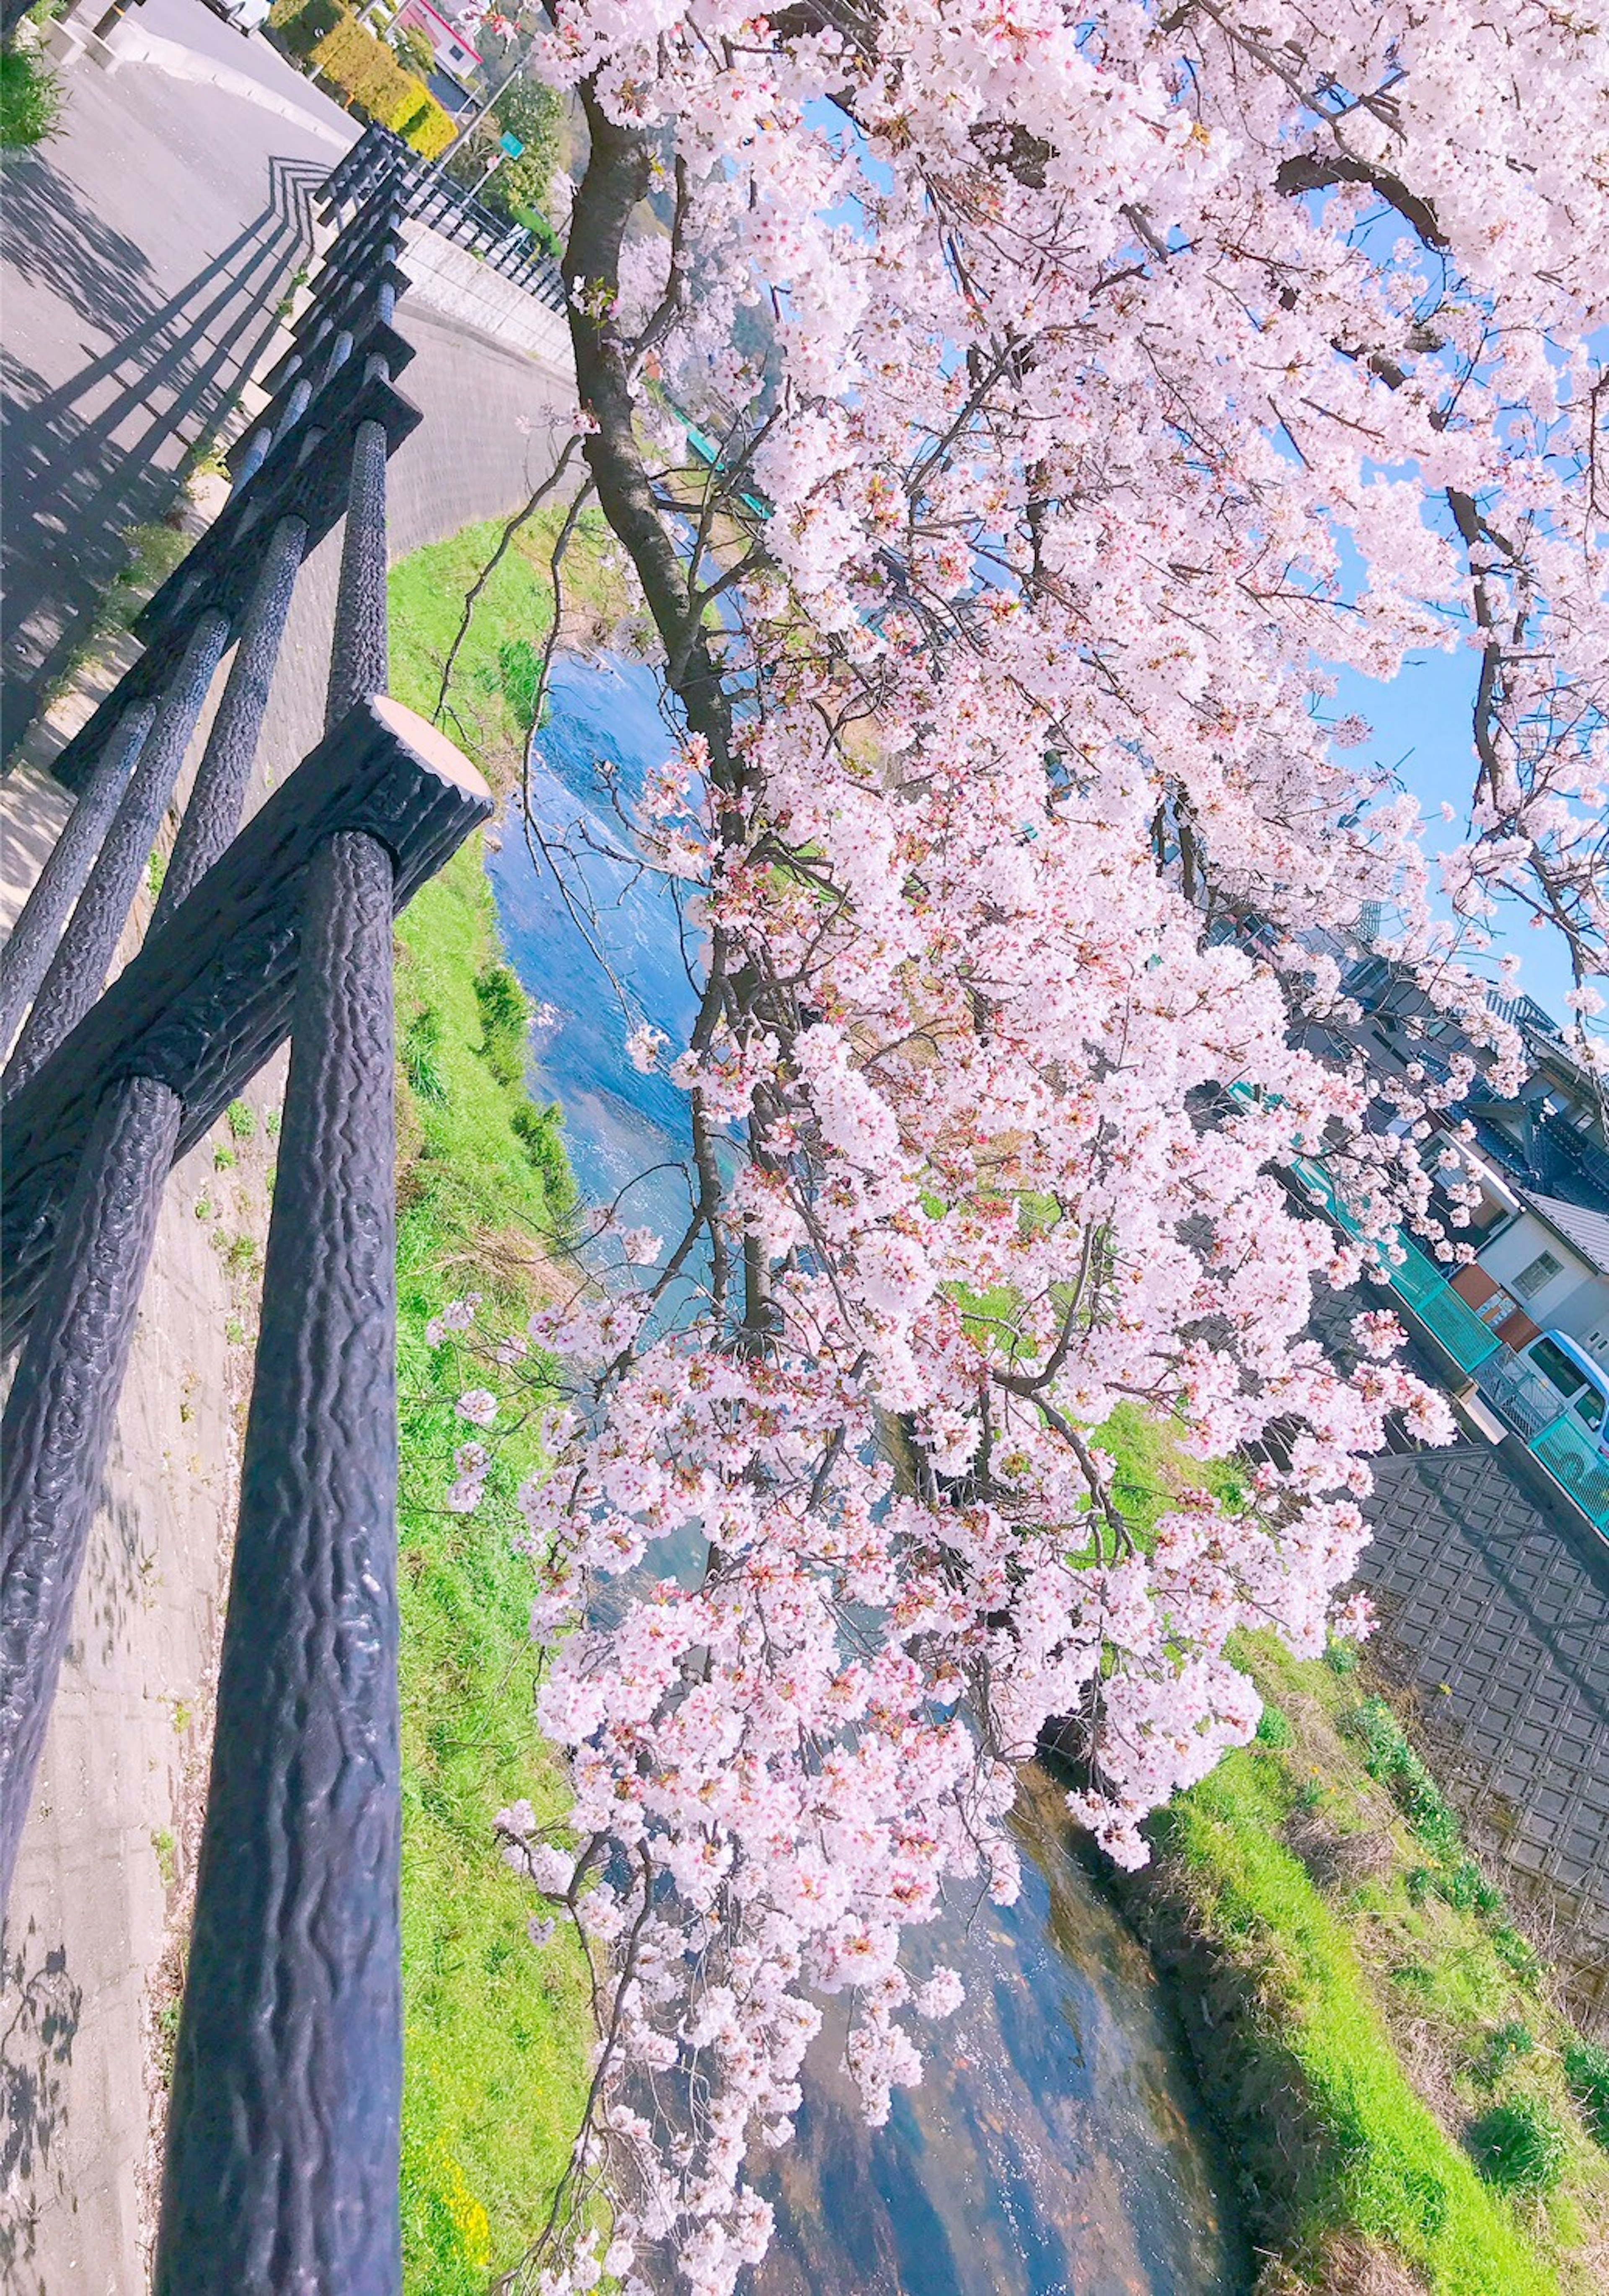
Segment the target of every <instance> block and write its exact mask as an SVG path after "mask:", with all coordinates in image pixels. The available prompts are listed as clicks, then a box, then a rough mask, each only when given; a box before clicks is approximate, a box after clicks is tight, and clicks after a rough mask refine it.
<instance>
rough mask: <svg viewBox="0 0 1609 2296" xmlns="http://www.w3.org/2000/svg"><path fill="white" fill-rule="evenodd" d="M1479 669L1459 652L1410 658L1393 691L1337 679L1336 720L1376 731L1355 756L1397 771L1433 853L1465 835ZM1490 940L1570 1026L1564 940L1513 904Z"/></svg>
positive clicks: (1376, 683)
mask: <svg viewBox="0 0 1609 2296" xmlns="http://www.w3.org/2000/svg"><path fill="white" fill-rule="evenodd" d="M1478 666H1479V665H1478V660H1477V657H1476V655H1475V654H1474V652H1473V651H1472V650H1471V649H1470V648H1468V647H1464V646H1460V647H1459V648H1458V650H1457V652H1452V653H1442V652H1426V653H1419V654H1410V655H1409V659H1408V661H1407V664H1406V665H1405V666H1404V668H1403V669H1402V670H1401V673H1400V674H1399V676H1396V677H1394V678H1393V679H1392V680H1391V681H1390V683H1389V684H1383V683H1382V682H1381V681H1380V680H1379V679H1377V678H1372V677H1361V676H1359V675H1358V674H1357V672H1356V671H1355V670H1342V671H1341V672H1340V673H1339V687H1338V691H1337V693H1336V696H1335V702H1334V703H1333V705H1331V706H1332V707H1333V709H1334V710H1335V715H1336V716H1337V717H1340V716H1343V715H1344V714H1345V713H1346V712H1347V711H1348V710H1355V711H1356V712H1357V714H1358V716H1359V717H1366V718H1368V722H1369V724H1370V725H1371V726H1373V727H1374V729H1375V738H1374V740H1373V742H1371V743H1370V744H1369V745H1368V750H1367V752H1365V751H1361V750H1360V751H1358V752H1356V753H1355V754H1357V755H1359V756H1363V755H1365V754H1368V755H1370V756H1372V757H1373V758H1376V759H1377V760H1378V762H1379V763H1380V764H1381V765H1383V766H1387V767H1393V768H1394V769H1395V770H1396V771H1397V773H1398V774H1399V775H1400V776H1401V781H1402V783H1403V785H1404V787H1405V788H1407V789H1408V790H1409V791H1411V792H1412V794H1413V795H1414V796H1415V797H1417V799H1419V801H1420V804H1421V805H1422V806H1423V808H1424V809H1425V814H1426V815H1427V816H1429V819H1428V824H1427V827H1426V830H1425V849H1426V851H1427V852H1430V853H1437V852H1445V851H1448V850H1449V849H1450V848H1451V847H1452V846H1454V845H1457V844H1458V843H1460V842H1461V841H1462V839H1463V837H1464V834H1465V832H1466V824H1467V818H1468V811H1469V799H1470V793H1471V791H1472V790H1473V788H1474V775H1475V757H1474V739H1473V737H1472V734H1471V731H1470V710H1471V706H1472V703H1473V701H1474V685H1475V677H1476V674H1477V669H1478ZM1443 802H1445V803H1447V804H1449V805H1450V806H1451V807H1452V808H1453V809H1454V812H1455V815H1456V816H1457V817H1456V819H1454V820H1452V821H1450V822H1443V821H1442V819H1441V818H1440V816H1439V813H1438V811H1437V808H1439V807H1440V806H1441V805H1442V803H1443ZM1436 906H1437V908H1438V910H1439V911H1440V912H1441V914H1444V915H1449V916H1450V914H1452V912H1451V910H1450V907H1449V906H1447V905H1446V904H1445V903H1442V902H1438V903H1437V904H1436ZM1491 937H1492V948H1491V955H1492V956H1493V957H1494V958H1495V957H1496V956H1497V955H1499V954H1501V953H1502V952H1504V951H1506V950H1507V949H1513V950H1514V951H1515V953H1516V954H1517V955H1518V956H1519V959H1520V984H1521V986H1522V987H1523V988H1524V989H1526V990H1527V991H1528V992H1529V994H1530V995H1531V996H1534V997H1535V998H1536V1000H1537V1002H1538V1004H1539V1005H1545V1006H1546V1007H1547V1009H1548V1012H1549V1013H1552V1015H1553V1017H1554V1019H1555V1020H1556V1021H1568V1020H1569V1019H1570V1017H1571V1016H1570V1014H1569V1013H1568V1012H1567V1011H1566V1009H1565V1006H1564V995H1565V991H1566V990H1567V989H1568V988H1570V986H1571V974H1570V960H1569V957H1568V955H1567V954H1566V952H1565V947H1564V939H1563V938H1562V936H1561V935H1560V934H1558V933H1557V932H1556V931H1553V930H1552V928H1551V927H1549V928H1548V930H1547V931H1537V930H1535V929H1534V928H1533V927H1532V926H1531V923H1530V922H1529V918H1528V914H1527V912H1526V911H1525V910H1524V909H1523V908H1522V907H1521V906H1520V904H1519V903H1518V902H1517V901H1510V902H1506V903H1505V904H1503V906H1502V907H1501V909H1500V910H1499V914H1498V916H1496V917H1495V918H1493V919H1492V921H1491Z"/></svg>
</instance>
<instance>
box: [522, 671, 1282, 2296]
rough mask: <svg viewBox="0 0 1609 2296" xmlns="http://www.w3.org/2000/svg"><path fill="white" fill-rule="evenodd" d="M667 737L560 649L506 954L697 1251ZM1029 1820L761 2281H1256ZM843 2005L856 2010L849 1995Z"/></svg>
mask: <svg viewBox="0 0 1609 2296" xmlns="http://www.w3.org/2000/svg"><path fill="white" fill-rule="evenodd" d="M669 746H670V736H669V734H667V731H666V724H665V722H664V720H663V719H662V717H661V716H660V713H659V707H658V699H657V685H656V681H655V679H654V677H653V676H652V674H651V672H649V670H648V669H647V668H644V667H643V666H642V665H641V664H637V663H630V662H619V661H611V660H604V661H601V662H598V663H584V662H580V661H577V660H560V661H559V663H558V665H557V666H556V675H555V678H554V683H553V692H552V697H551V720H550V723H549V725H548V726H547V727H546V728H545V729H544V731H543V737H542V742H541V744H540V751H541V756H540V765H539V770H538V771H537V772H536V774H535V777H534V781H533V787H532V799H533V811H534V814H535V818H536V820H537V821H538V823H539V824H541V825H542V828H543V832H544V838H545V843H546V845H547V847H548V850H546V851H544V849H543V844H544V840H543V839H535V840H531V841H530V842H529V843H527V840H525V839H524V838H523V837H522V835H521V832H520V829H519V824H518V821H517V820H513V821H510V824H509V826H508V829H507V832H506V835H505V841H504V843H503V846H502V850H501V851H499V852H497V853H495V854H494V855H493V857H492V858H491V863H490V867H491V874H492V879H493V883H494V888H495V890H496V894H497V901H498V907H499V912H500V915H501V919H502V930H503V935H504V938H505V940H506V942H507V946H508V950H509V955H510V960H511V962H512V963H513V964H514V967H515V969H516V971H517V972H519V976H520V978H521V980H523V981H524V982H525V984H526V987H527V988H528V989H529V990H530V992H531V994H532V995H533V996H535V998H536V999H537V1000H538V1003H539V1005H540V1006H541V1007H542V1011H541V1013H539V1018H538V1026H537V1030H536V1034H535V1051H536V1056H537V1061H538V1064H539V1071H540V1088H542V1089H545V1090H546V1091H547V1092H548V1093H549V1094H551V1095H552V1096H554V1097H556V1098H557V1099H558V1100H559V1102H560V1103H562V1105H563V1108H564V1111H565V1117H566V1130H567V1142H568V1149H569V1153H570V1160H571V1163H572V1165H573V1166H574V1168H575V1171H576V1178H577V1180H578V1182H579V1184H580V1185H581V1188H582V1191H583V1193H584V1195H585V1196H586V1198H587V1199H588V1201H590V1202H592V1203H594V1204H597V1203H603V1202H608V1201H612V1200H613V1199H614V1198H615V1197H616V1196H617V1193H618V1192H619V1191H621V1190H622V1189H628V1190H629V1193H627V1194H626V1196H625V1201H624V1202H623V1203H622V1205H621V1216H622V1218H623V1219H625V1220H626V1221H627V1222H629V1223H630V1224H631V1225H633V1226H643V1225H648V1226H653V1227H655V1228H656V1229H657V1230H658V1231H659V1232H660V1233H661V1234H664V1235H666V1237H667V1239H673V1240H674V1237H675V1236H677V1235H678V1234H680V1232H681V1225H682V1222H684V1221H685V1218H686V1216H687V1206H688V1190H687V1186H686V1183H685V1181H684V1179H683V1178H682V1176H681V1173H680V1171H679V1169H677V1168H678V1167H679V1166H680V1165H681V1163H682V1160H683V1159H684V1158H685V1155H686V1153H687V1139H686V1103H685V1101H684V1099H683V1096H682V1094H681V1093H680V1092H679V1091H678V1089H677V1088H676V1087H674V1085H672V1084H670V1083H669V1082H668V1080H667V1079H666V1078H663V1077H660V1076H643V1075H641V1074H639V1073H638V1071H637V1070H635V1069H634V1068H633V1065H632V1063H631V1062H630V1060H629V1059H628V1057H627V1055H626V1052H625V1037H626V1033H627V1031H628V1029H630V1028H631V1027H632V1026H633V1025H634V1024H635V1023H636V1022H637V1021H641V1020H643V1019H646V1020H648V1021H650V1022H652V1023H653V1024H654V1025H655V1026H657V1027H658V1028H661V1029H664V1030H665V1031H666V1034H667V1036H669V1037H670V1038H671V1040H672V1042H673V1044H674V1045H679V1044H682V1043H684V1042H685V1041H686V1036H687V1030H688V1028H689V1026H690V1021H691V1017H692V1013H693V1011H694V1008H695V1005H696V1003H697V991H696V989H695V988H694V985H693V980H694V977H695V976H696V972H697V945H696V939H695V938H694V937H692V936H691V935H690V933H689V932H688V931H687V930H686V929H685V927H684V925H683V923H682V920H681V919H680V918H679V917H678V914H677V912H676V909H675V906H674V902H673V901H672V900H671V898H670V897H669V894H668V893H667V892H666V890H665V888H664V886H663V882H662V881H658V880H649V879H647V878H644V877H642V876H641V875H640V874H639V873H637V872H636V870H635V869H634V867H633V865H632V863H631V861H630V859H629V852H628V846H627V842H626V839H625V832H624V830H623V827H622V824H621V821H620V818H619V814H618V812H617V810H616V806H617V802H618V803H619V804H620V805H623V806H625V808H627V810H629V808H630V805H631V801H632V799H633V797H634V795H635V793H636V791H638V789H640V787H641V779H642V775H643V774H644V773H645V772H646V771H647V770H648V769H649V767H653V766H655V765H657V764H658V763H659V762H660V760H661V759H662V758H664V757H665V756H666V753H667V750H668V748H669ZM555 861H556V862H557V864H558V866H557V869H556V868H555V865H554V863H555ZM560 876H562V877H563V879H564V884H565V890H563V891H561V890H560V886H559V877H560ZM611 976H612V979H611ZM650 1168H657V1169H650ZM645 1171H647V1172H649V1177H647V1178H646V1179H642V1180H639V1179H638V1178H637V1176H638V1175H639V1174H641V1173H643V1172H645ZM1014 1823H1015V1825H1016V1828H1017V1837H1018V1842H1019V1847H1020V1848H1021V1850H1022V1852H1023V1869H1024V1885H1023V1890H1022V1894H1021V1896H1020V1898H1018V1900H1017V1904H1016V1905H1015V1906H1012V1907H1006V1908H1003V1909H1002V1908H998V1907H992V1906H991V1905H989V1904H988V1902H987V1901H986V1900H985V1901H984V1903H983V1904H982V1905H973V1904H965V1905H962V1904H958V1905H956V1906H954V1907H952V1908H951V1909H950V1910H949V1911H948V1913H947V1914H946V1915H945V1916H944V1917H943V1919H942V1920H941V1921H940V1922H938V1923H935V1924H933V1925H932V1926H930V1927H929V1928H928V1929H927V1930H926V1931H923V1932H921V1933H920V1935H919V1939H918V1942H917V1948H916V1953H917V1956H918V1957H919V1960H920V1961H921V1962H922V1963H934V1962H940V1961H943V1962H948V1963H950V1964H952V1965H953V1966H955V1967H957V1968H959V1969H960V1972H961V1974H962V1976H963V1977H964V1979H965V1980H966V1982H967V1991H968V1998H967V2002H966V2005H965V2006H964V2007H963V2008H962V2009H961V2010H960V2012H959V2013H958V2014H957V2015H956V2016H955V2017H954V2018H952V2019H951V2020H950V2021H948V2022H947V2023H945V2024H943V2025H940V2026H937V2027H935V2028H932V2029H930V2034H929V2036H928V2057H929V2062H928V2067H927V2075H926V2077H925V2079H923V2081H922V2084H921V2086H920V2087H919V2088H916V2089H914V2090H903V2091H896V2092H895V2098H894V2112H893V2115H892V2117H891V2119H890V2121H889V2123H888V2126H887V2127H886V2128H882V2129H879V2130H875V2131H874V2130H869V2129H868V2128H866V2127H865V2125H864V2123H863V2122H862V2120H861V2119H860V2117H859V2115H858V2113H857V2112H856V2110H855V2106H854V2097H853V2095H852V2094H851V2092H850V2089H849V2086H848V2083H847V2081H846V2080H845V2077H844V2076H843V2074H842V2073H841V2072H840V2071H837V2068H836V2063H835V2059H836V2056H837V2052H838V2050H839V2049H840V2048H841V2045H842V2038H843V2029H842V2024H841V2021H835V2017H834V2016H833V2015H832V2014H831V2013H829V2022H828V2025H827V2027H826V2029H825V2030H824V2031H823V2033H822V2034H821V2038H820V2039H819V2040H818V2042H817V2044H816V2046H814V2048H813V2050H812V2052H811V2055H810V2058H809V2061H808V2062H807V2065H806V2073H805V2108H804V2111H803V2112H801V2114H800V2115H799V2121H798V2135H797V2137H796V2141H795V2142H794V2143H793V2144H791V2145H789V2146H788V2147H787V2148H785V2149H784V2151H783V2152H782V2153H780V2154H778V2155H776V2156H775V2157H774V2158H772V2159H771V2160H769V2161H765V2162H764V2163H763V2164H762V2163H756V2174H757V2175H758V2176H759V2177H761V2180H762V2185H763V2189H764V2191H765V2192H766V2194H767V2195H768V2197H769V2198H770V2199H771V2200H772V2202H774V2203H775V2206H776V2210H777V2235H776V2239H775V2242H774V2243H773V2246H772V2253H771V2255H770V2257H769V2258H768V2259H766V2261H765V2263H764V2265H763V2266H762V2267H760V2268H759V2269H758V2270H757V2271H756V2272H755V2273H753V2274H751V2275H750V2296H1239V2292H1240V2291H1242V2290H1243V2289H1244V2288H1245V2287H1246V2285H1247V2284H1248V2280H1249V2272H1248V2269H1247V2266H1246V2256H1245V2251H1244V2249H1243V2246H1242V2243H1241V2241H1240V2237H1239V2234H1238V2231H1237V2226H1236V2225H1235V2224H1234V2221H1233V2216H1232V2210H1231V2208H1230V2206H1229V2200H1228V2191H1227V2184H1228V2180H1227V2177H1226V2175H1225V2171H1224V2167H1223V2164H1222V2162H1221V2160H1220V2158H1219V2157H1218V2154H1217V2152H1216V2149H1215V2147H1214V2145H1213V2140H1212V2136H1211V2133H1210V2131H1209V2130H1208V2128H1207V2127H1206V2124H1205V2117H1204V2115H1203V2112H1202V2110H1201V2106H1200V2103H1199V2100H1198V2098H1197V2095H1196V2094H1195V2091H1194V2088H1193V2087H1192V2084H1191V2079H1190V2074H1189V2070H1188V2063H1187V2062H1186V2060H1185V2058H1184V2056H1183V2054H1182V2051H1181V2047H1180V2040H1179V2036H1178V2033H1177V2030H1176V2029H1175V2026H1174V2023H1173V2021H1172V2016H1171V2015H1170V2013H1169V2011H1168V2009H1167V2006H1166V2004H1165V2002H1164V2000H1163V1998H1162V1997H1161V1995H1160V1993H1159V1989H1158V1987H1157V1984H1156V1979H1155V1977H1154V1975H1153V1973H1152V1972H1151V1968H1150V1965H1149V1963H1148V1960H1147V1958H1146V1956H1145V1955H1144V1954H1143V1952H1142V1951H1141V1950H1140V1948H1139V1946H1138V1945H1137V1944H1136V1943H1135V1941H1134V1939H1133V1938H1132V1936H1131V1934H1130V1932H1129V1931H1128V1930H1127V1929H1126V1927H1125V1926H1124V1925H1123V1922H1122V1921H1121V1920H1120V1918H1119V1917H1118V1915H1116V1913H1115V1910H1114V1908H1113V1907H1112V1905H1111V1903H1110V1901H1109V1899H1108V1898H1107V1896H1106V1894H1105V1893H1104V1892H1103V1890H1101V1888H1100V1887H1099V1883H1098V1882H1097V1880H1096V1879H1095V1878H1094V1875H1093V1874H1092V1872H1091V1870H1090V1866H1088V1865H1087V1863H1086V1862H1085V1857H1084V1854H1083V1852H1082V1849H1080V1847H1079V1845H1078V1843H1077V1842H1076V1841H1075V1839H1074V1829H1073V1827H1072V1825H1071V1823H1070V1822H1069V1820H1068V1818H1067V1816H1066V1808H1065V1806H1064V1802H1063V1799H1062V1792H1061V1790H1060V1788H1059V1787H1058V1785H1057V1784H1056V1783H1055V1781H1054V1780H1053V1779H1052V1778H1051V1777H1050V1775H1049V1774H1048V1773H1047V1772H1046V1771H1045V1770H1043V1769H1041V1768H1040V1767H1037V1766H1034V1767H1031V1768H1030V1769H1029V1770H1028V1771H1027V1772H1026V1773H1025V1776H1024V1780H1023V1784H1022V1789H1021V1791H1020V1792H1019V1795H1018V1799H1017V1811H1016V1816H1015V1820H1014ZM830 2011H836V2012H837V2013H838V2018H839V2019H841V2014H842V2005H841V2004H834V2005H829V2012H830Z"/></svg>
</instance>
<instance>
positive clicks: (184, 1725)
mask: <svg viewBox="0 0 1609 2296" xmlns="http://www.w3.org/2000/svg"><path fill="white" fill-rule="evenodd" d="M194 1720H195V1709H194V1707H193V1706H192V1704H191V1702H190V1701H189V1699H188V1698H176V1699H175V1700H174V1702H173V1726H174V1728H175V1729H176V1731H178V1732H179V1733H180V1734H181V1735H183V1734H184V1732H185V1731H186V1730H188V1729H189V1727H190V1726H191V1724H192V1722H193V1721H194Z"/></svg>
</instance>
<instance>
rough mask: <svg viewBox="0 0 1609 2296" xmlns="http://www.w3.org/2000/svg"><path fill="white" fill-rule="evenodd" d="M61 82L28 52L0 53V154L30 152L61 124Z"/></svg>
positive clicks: (14, 49) (19, 50)
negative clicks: (0, 152)
mask: <svg viewBox="0 0 1609 2296" xmlns="http://www.w3.org/2000/svg"><path fill="white" fill-rule="evenodd" d="M60 124H61V80H60V78H58V76H57V74H56V73H55V72H54V71H53V70H52V69H51V67H50V65H49V64H47V63H46V62H45V59H44V57H43V56H41V55H37V54H36V53H34V51H33V50H32V49H31V48H20V47H14V48H6V49H4V50H0V151H4V152H31V151H32V150H33V148H34V146H35V144H37V143H44V142H45V138H46V136H48V135H54V134H55V132H56V129H57V127H58V126H59V125H60Z"/></svg>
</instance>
